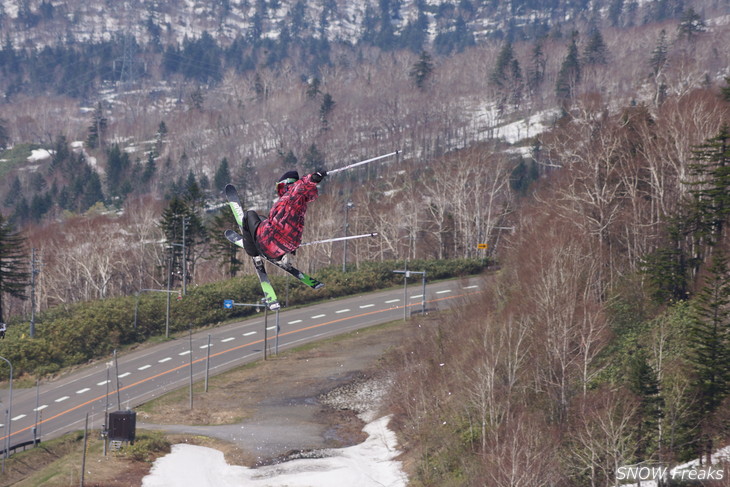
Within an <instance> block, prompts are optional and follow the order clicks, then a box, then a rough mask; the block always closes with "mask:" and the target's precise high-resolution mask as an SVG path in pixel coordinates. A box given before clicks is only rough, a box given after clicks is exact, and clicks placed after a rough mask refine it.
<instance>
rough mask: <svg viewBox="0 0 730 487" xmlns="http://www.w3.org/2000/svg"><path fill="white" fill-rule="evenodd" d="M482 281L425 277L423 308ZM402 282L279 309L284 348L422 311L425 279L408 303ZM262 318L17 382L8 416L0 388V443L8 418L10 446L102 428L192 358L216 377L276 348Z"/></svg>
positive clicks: (162, 386)
mask: <svg viewBox="0 0 730 487" xmlns="http://www.w3.org/2000/svg"><path fill="white" fill-rule="evenodd" d="M411 281H416V279H411ZM483 282H484V281H483V279H482V278H480V277H473V278H469V279H463V280H449V281H441V282H438V283H433V284H428V285H427V287H426V296H425V298H426V309H427V311H436V310H440V309H445V308H448V307H450V306H453V305H455V304H458V303H461V302H463V301H464V300H465V299H469V297H470V296H472V295H474V294H477V293H479V292H480V289H481V288H482V287H483V286H484V284H483ZM404 289H406V288H401V289H393V290H390V291H382V292H378V293H372V294H367V295H359V296H357V297H350V298H345V299H338V300H333V301H327V302H323V303H318V304H316V305H313V306H308V307H304V308H297V309H291V310H287V309H284V310H282V311H280V312H279V325H280V331H279V333H278V345H279V350H283V349H285V348H290V347H292V346H296V345H299V344H303V343H308V342H312V341H316V340H320V339H323V338H328V337H331V336H334V335H337V334H340V333H346V332H349V331H353V330H357V329H360V328H366V327H369V326H373V325H377V324H381V323H387V322H390V321H394V320H398V319H403V316H404V314H411V313H416V312H420V311H421V307H422V301H423V294H422V292H423V289H422V286H421V283H420V282H418V283H415V282H409V285H408V287H407V289H406V290H407V291H408V295H407V301H408V302H404V301H406V299H405V298H406V296H405V295H404V294H405V293H404ZM221 306H223V303H221ZM404 307H405V308H406V309H404ZM264 323H265V320H264V313H259V314H257V317H255V318H252V319H249V320H246V321H241V322H236V323H232V324H228V325H224V326H220V327H216V328H211V329H208V330H203V331H199V332H197V333H193V334H192V346H191V339H190V336H189V335H181V336H179V337H177V338H175V339H172V340H170V341H166V342H164V343H161V344H158V345H154V346H151V347H147V348H144V349H143V350H138V351H134V352H130V353H128V354H125V355H120V356H119V357H118V358H117V360H116V363H115V361H114V360H113V358H110V359H109V361H106V362H104V361H101V362H99V363H96V364H94V365H91V366H88V367H84V368H82V369H81V370H79V371H76V372H74V373H71V374H69V375H67V376H65V377H63V378H61V379H58V380H55V381H52V382H49V383H45V384H42V385H40V386H39V387H33V388H28V389H15V390H14V392H13V404H12V411H13V417H12V418H7V409H8V408H7V400H8V394H7V391H5V392H3V391H0V398H2V399H3V401H2V407H3V409H4V410H5V416H4V417H2V418H0V420H2V424H0V428H2V429H0V431H1V432H2V435H3V436H0V450H4V446H5V442H6V438H7V424H6V423H7V422H8V419H9V420H10V426H11V435H10V439H9V444H10V448H11V449H12V447H13V446H14V445H18V444H22V443H25V442H28V441H31V440H33V438H34V437H35V438H40V439H42V440H49V439H52V438H55V437H58V436H61V435H63V434H65V433H67V432H70V431H73V430H77V429H81V428H83V426H84V421H85V418H86V415H87V414H88V415H89V427H90V428H101V427H102V426H103V424H104V419H105V412H107V411H108V412H112V411H116V410H119V409H131V408H134V407H136V406H138V405H140V404H143V403H145V402H147V401H149V400H151V399H153V398H155V397H158V396H160V395H162V394H165V393H167V392H169V391H172V390H175V389H179V388H181V387H185V386H189V384H190V368H191V362H192V369H193V380H194V381H198V380H201V379H204V377H205V374H206V369H207V370H208V371H209V374H210V375H211V376H212V375H214V374H218V373H221V372H224V371H226V370H229V369H231V368H233V367H237V366H241V365H244V364H246V363H249V362H253V361H255V360H258V359H261V358H263V351H264V344H266V349H267V350H269V351H270V352H271V351H274V349H275V346H276V342H277V333H276V314H275V313H273V312H269V313H268V316H267V320H266V325H267V326H266V327H264ZM264 328H267V329H266V330H265V329H264ZM265 336H266V343H264V342H265ZM209 343H210V350H208V347H209ZM191 357H192V360H191ZM206 362H207V363H206ZM117 371H118V373H117ZM193 407H194V397H193ZM34 429H35V432H34Z"/></svg>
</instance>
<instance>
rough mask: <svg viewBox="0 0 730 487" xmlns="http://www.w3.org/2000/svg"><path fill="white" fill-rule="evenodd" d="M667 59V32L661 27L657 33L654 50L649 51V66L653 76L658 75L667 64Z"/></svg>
mask: <svg viewBox="0 0 730 487" xmlns="http://www.w3.org/2000/svg"><path fill="white" fill-rule="evenodd" d="M668 59H669V46H668V45H667V32H666V31H665V30H664V29H662V30H661V32H660V33H659V40H658V41H657V45H656V47H655V48H654V50H653V51H652V52H651V58H650V59H649V66H651V71H652V73H653V74H654V76H656V75H658V74H659V73H660V72H661V71H662V69H664V67H665V66H666V65H667V61H668Z"/></svg>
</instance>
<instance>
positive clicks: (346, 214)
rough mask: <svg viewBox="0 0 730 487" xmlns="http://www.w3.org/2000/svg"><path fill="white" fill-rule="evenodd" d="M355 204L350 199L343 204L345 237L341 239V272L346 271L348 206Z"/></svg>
mask: <svg viewBox="0 0 730 487" xmlns="http://www.w3.org/2000/svg"><path fill="white" fill-rule="evenodd" d="M353 206H355V205H354V204H353V203H352V201H348V202H347V203H346V204H345V239H344V240H343V243H344V248H343V250H342V272H343V273H345V272H347V227H349V226H350V224H349V223H347V217H348V214H349V213H350V208H352V207H353Z"/></svg>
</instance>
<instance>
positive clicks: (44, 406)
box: [33, 404, 48, 411]
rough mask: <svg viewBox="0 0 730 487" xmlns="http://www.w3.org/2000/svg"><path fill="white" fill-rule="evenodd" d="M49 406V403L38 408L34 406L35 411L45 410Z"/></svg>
mask: <svg viewBox="0 0 730 487" xmlns="http://www.w3.org/2000/svg"><path fill="white" fill-rule="evenodd" d="M47 407H48V404H44V405H43V406H38V407H37V408H34V409H33V411H43V410H44V409H46V408H47Z"/></svg>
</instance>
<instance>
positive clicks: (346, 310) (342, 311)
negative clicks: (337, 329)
mask: <svg viewBox="0 0 730 487" xmlns="http://www.w3.org/2000/svg"><path fill="white" fill-rule="evenodd" d="M348 311H350V309H349V308H345V309H338V310H337V311H335V313H338V314H339V313H347V312H348Z"/></svg>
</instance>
